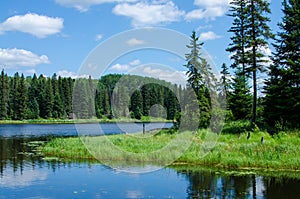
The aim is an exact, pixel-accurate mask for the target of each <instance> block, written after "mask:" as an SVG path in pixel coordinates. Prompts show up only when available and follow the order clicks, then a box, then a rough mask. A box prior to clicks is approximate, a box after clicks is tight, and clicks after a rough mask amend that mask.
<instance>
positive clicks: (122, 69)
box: [109, 59, 141, 72]
mask: <svg viewBox="0 0 300 199" xmlns="http://www.w3.org/2000/svg"><path fill="white" fill-rule="evenodd" d="M140 64H141V61H140V60H139V59H135V60H133V61H131V62H129V64H120V63H117V64H115V65H113V66H112V67H110V69H109V70H114V71H118V72H127V71H128V70H130V69H131V67H132V66H137V65H140Z"/></svg>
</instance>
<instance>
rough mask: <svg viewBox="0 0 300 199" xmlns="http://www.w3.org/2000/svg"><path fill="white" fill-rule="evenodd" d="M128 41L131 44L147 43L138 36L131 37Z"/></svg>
mask: <svg viewBox="0 0 300 199" xmlns="http://www.w3.org/2000/svg"><path fill="white" fill-rule="evenodd" d="M126 43H127V44H128V45H129V46H137V45H142V44H145V43H146V42H145V41H144V40H140V39H137V38H131V39H129V40H128V41H126Z"/></svg>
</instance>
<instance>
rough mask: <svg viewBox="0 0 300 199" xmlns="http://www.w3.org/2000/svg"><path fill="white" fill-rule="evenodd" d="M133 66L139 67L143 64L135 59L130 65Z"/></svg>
mask: <svg viewBox="0 0 300 199" xmlns="http://www.w3.org/2000/svg"><path fill="white" fill-rule="evenodd" d="M129 64H130V65H131V66H137V65H140V64H141V61H140V60H139V59H135V60H133V61H132V62H130V63H129Z"/></svg>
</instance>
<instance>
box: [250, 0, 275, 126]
mask: <svg viewBox="0 0 300 199" xmlns="http://www.w3.org/2000/svg"><path fill="white" fill-rule="evenodd" d="M248 1H249V2H248V3H247V4H246V10H247V18H248V20H249V21H248V26H247V29H246V32H245V34H246V35H247V38H248V40H247V45H246V47H247V54H248V55H247V56H248V57H249V63H250V64H249V67H248V68H247V71H246V72H249V73H250V74H251V75H252V82H253V101H252V117H251V122H252V125H254V124H255V122H256V114H257V113H256V111H257V110H256V109H257V72H258V71H260V72H263V71H264V64H265V63H266V62H267V59H266V57H265V56H266V55H265V54H263V52H262V49H263V48H267V47H268V42H267V39H269V38H273V34H272V33H271V30H270V27H269V26H268V22H269V21H270V19H269V18H268V17H267V16H266V14H270V13H271V10H270V8H269V6H270V3H269V2H268V1H266V0H248Z"/></svg>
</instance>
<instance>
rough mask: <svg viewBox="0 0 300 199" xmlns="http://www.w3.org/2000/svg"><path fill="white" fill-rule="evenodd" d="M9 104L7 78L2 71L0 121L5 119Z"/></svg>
mask: <svg viewBox="0 0 300 199" xmlns="http://www.w3.org/2000/svg"><path fill="white" fill-rule="evenodd" d="M8 102H9V82H8V76H7V74H5V73H4V70H2V72H1V75H0V120H3V119H7V117H8V115H7V113H8Z"/></svg>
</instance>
